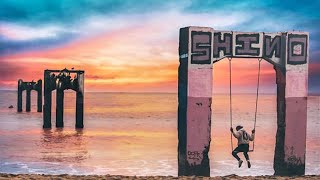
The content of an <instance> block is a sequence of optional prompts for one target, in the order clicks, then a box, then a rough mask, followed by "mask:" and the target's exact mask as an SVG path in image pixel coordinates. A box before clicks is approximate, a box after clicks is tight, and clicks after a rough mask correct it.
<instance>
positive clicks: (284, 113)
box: [178, 27, 309, 176]
mask: <svg viewBox="0 0 320 180" xmlns="http://www.w3.org/2000/svg"><path fill="white" fill-rule="evenodd" d="M179 57H180V59H179V61H180V66H179V69H178V71H179V73H178V102H179V106H178V139H179V143H178V166H179V167H178V174H179V176H180V175H199V176H210V166H209V158H208V152H209V149H210V142H211V137H210V136H211V102H212V71H213V65H214V63H215V62H218V61H220V60H221V59H223V58H225V57H237V58H241V57H242V58H263V59H265V60H266V61H268V62H269V63H271V64H273V66H274V69H275V71H276V83H277V125H278V126H277V135H276V147H275V155H274V170H275V174H276V175H303V174H304V173H305V149H306V124H307V95H308V63H309V34H308V33H306V32H280V33H263V32H233V31H215V30H213V29H212V28H209V27H186V28H181V29H180V37H179Z"/></svg>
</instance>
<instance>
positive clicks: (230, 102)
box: [228, 57, 233, 151]
mask: <svg viewBox="0 0 320 180" xmlns="http://www.w3.org/2000/svg"><path fill="white" fill-rule="evenodd" d="M228 60H229V80H230V81H229V87H230V89H229V106H230V127H232V80H231V79H232V73H231V60H232V58H230V57H228ZM230 139H231V141H230V142H231V151H233V138H232V132H231V133H230Z"/></svg>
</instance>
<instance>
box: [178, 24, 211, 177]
mask: <svg viewBox="0 0 320 180" xmlns="http://www.w3.org/2000/svg"><path fill="white" fill-rule="evenodd" d="M212 36H213V29H212V28H199V27H187V28H182V29H180V41H179V55H180V66H179V73H178V101H179V105H178V139H179V143H178V166H179V167H178V175H179V176H191V175H196V176H210V165H209V157H208V152H209V149H210V141H211V137H210V136H211V102H212V48H213V46H212V43H213V37H212Z"/></svg>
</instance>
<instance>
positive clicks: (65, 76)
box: [43, 69, 84, 128]
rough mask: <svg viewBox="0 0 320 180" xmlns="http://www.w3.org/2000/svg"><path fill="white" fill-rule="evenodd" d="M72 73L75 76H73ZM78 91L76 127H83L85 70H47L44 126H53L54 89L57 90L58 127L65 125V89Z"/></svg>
mask: <svg viewBox="0 0 320 180" xmlns="http://www.w3.org/2000/svg"><path fill="white" fill-rule="evenodd" d="M71 74H74V75H75V77H74V78H71ZM67 89H71V90H74V91H75V92H76V123H75V127H76V128H83V102H84V71H81V70H68V69H63V70H45V71H44V106H43V109H44V111H43V128H51V126H52V125H51V109H52V91H54V90H56V127H57V128H61V127H64V120H63V114H64V113H63V111H64V102H63V101H64V90H67Z"/></svg>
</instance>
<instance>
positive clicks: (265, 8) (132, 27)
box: [0, 0, 320, 93]
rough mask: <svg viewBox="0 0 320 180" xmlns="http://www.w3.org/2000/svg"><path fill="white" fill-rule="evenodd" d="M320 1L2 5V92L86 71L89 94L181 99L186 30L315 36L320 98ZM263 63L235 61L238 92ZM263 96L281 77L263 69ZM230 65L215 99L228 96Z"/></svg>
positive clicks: (16, 0) (314, 78) (103, 0)
mask: <svg viewBox="0 0 320 180" xmlns="http://www.w3.org/2000/svg"><path fill="white" fill-rule="evenodd" d="M319 7H320V1H314V0H310V1H309V0H304V1H291V0H290V1H289V0H281V1H276V0H272V1H271V0H270V1H267V0H265V1H256V0H247V1H230V0H210V1H205V0H181V1H169V0H168V1H165V0H159V1H158V0H145V1H143V0H139V1H138V0H52V1H47V0H29V1H27V0H1V1H0V89H11V90H15V89H16V87H17V80H18V79H20V78H21V79H23V80H25V81H31V80H33V79H34V80H37V79H40V78H41V79H43V70H44V69H63V68H65V67H66V68H72V67H74V68H75V69H82V70H85V89H86V90H87V91H113V92H114V91H121V92H177V72H178V71H177V68H178V65H179V59H178V57H179V56H178V39H179V28H181V27H185V26H208V27H213V28H214V29H218V30H233V31H262V32H278V31H288V30H289V31H291V30H301V31H308V32H310V66H309V68H310V69H309V72H310V75H309V92H320V12H319ZM257 67H258V64H257V60H255V59H234V61H233V82H234V83H233V88H234V89H235V91H236V92H254V89H255V87H256V81H257V76H256V75H257ZM262 68H263V71H262V79H261V82H262V85H261V91H262V92H275V87H276V85H275V73H274V70H273V67H272V66H271V65H270V64H268V63H267V62H263V64H262ZM228 81H229V80H228V66H227V61H221V62H219V63H217V64H215V65H214V92H219V93H223V92H227V88H228Z"/></svg>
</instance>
